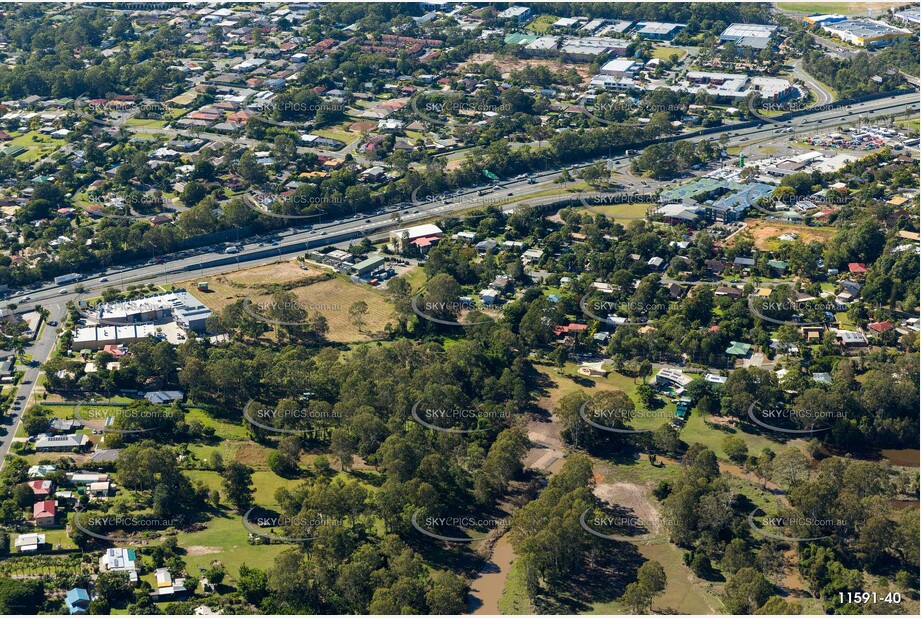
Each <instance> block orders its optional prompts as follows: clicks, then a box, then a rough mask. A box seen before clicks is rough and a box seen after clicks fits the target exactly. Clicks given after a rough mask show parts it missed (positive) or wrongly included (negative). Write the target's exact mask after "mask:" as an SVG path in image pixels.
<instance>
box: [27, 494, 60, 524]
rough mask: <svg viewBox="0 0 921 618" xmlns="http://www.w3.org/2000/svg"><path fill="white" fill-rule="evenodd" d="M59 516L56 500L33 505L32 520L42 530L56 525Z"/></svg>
mask: <svg viewBox="0 0 921 618" xmlns="http://www.w3.org/2000/svg"><path fill="white" fill-rule="evenodd" d="M57 514H58V503H57V502H55V501H54V500H42V501H41V502H36V503H35V504H33V505H32V519H33V520H34V521H35V525H36V526H38V527H40V528H47V527H49V526H53V525H54V524H55V518H56V517H57Z"/></svg>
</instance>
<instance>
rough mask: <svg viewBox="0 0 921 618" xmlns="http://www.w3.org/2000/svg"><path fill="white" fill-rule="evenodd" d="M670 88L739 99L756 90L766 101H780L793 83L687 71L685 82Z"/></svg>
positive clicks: (769, 78)
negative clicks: (702, 91)
mask: <svg viewBox="0 0 921 618" xmlns="http://www.w3.org/2000/svg"><path fill="white" fill-rule="evenodd" d="M672 89H676V90H683V91H686V92H698V91H700V90H701V89H703V90H705V91H706V92H707V93H708V94H710V95H712V96H714V97H716V98H718V99H720V98H722V99H732V100H735V101H740V100H742V99H744V98H745V97H747V96H748V95H749V94H750V93H752V92H757V93H758V94H759V95H760V96H761V98H762V99H764V100H767V101H772V102H776V101H782V100H783V99H785V98H787V97H788V96H790V95H791V94H792V93H793V91H794V88H793V85H792V84H790V82H789V81H787V80H786V79H780V78H776V77H749V76H748V75H744V74H739V73H710V72H705V71H688V73H687V76H686V83H685V84H680V85H677V86H672Z"/></svg>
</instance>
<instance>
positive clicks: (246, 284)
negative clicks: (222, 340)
mask: <svg viewBox="0 0 921 618" xmlns="http://www.w3.org/2000/svg"><path fill="white" fill-rule="evenodd" d="M322 272H323V271H320V270H316V269H308V270H301V269H300V267H299V266H297V265H296V264H294V263H293V262H288V263H280V264H273V265H271V268H268V267H259V268H254V269H251V270H243V271H240V272H238V273H235V274H234V275H230V276H228V277H216V278H213V279H210V280H208V287H209V290H208V291H201V290H199V289H198V288H197V282H198V280H195V281H187V282H185V286H186V288H187V289H188V290H190V292H191V293H192V294H193V295H194V296H195V297H196V298H198V299H199V300H200V301H201V302H203V303H204V304H205V305H207V306H208V307H209V308H210V309H211V310H212V311H215V312H219V311H221V310H222V309H223V308H224V307H226V306H227V305H230V304H232V303H234V302H235V301H237V300H243V299H245V298H249V299H250V301H252V303H253V304H254V305H258V304H259V303H261V302H267V301H270V300H271V294H270V293H269V292H268V290H267V289H266V288H265V286H268V285H272V284H284V283H288V284H290V283H292V282H295V281H297V280H298V279H305V278H308V277H316V276H318V275H320V274H322ZM234 283H236V284H237V285H233V284H234ZM291 292H293V293H294V295H295V296H296V297H297V298H298V300H299V301H300V303H301V305H302V306H303V307H304V308H306V309H308V311H309V312H310V313H311V315H313V314H315V313H320V314H322V315H323V316H324V317H325V318H326V320H327V324H328V325H329V333H328V334H327V338H328V339H329V340H330V341H334V342H337V343H349V342H360V341H368V340H373V339H375V338H377V335H376V333H380V332H382V331H383V329H384V326H385V325H386V324H387V323H388V322H389V321H390V320H391V318H392V317H393V306H392V305H391V304H390V303H389V302H388V301H387V299H386V297H385V296H384V294H383V293H382V292H379V291H377V290H376V289H374V288H371V287H370V286H367V285H363V284H357V283H352V282H351V281H349V280H347V279H345V278H344V277H335V278H332V279H328V280H325V281H318V282H316V283H311V284H309V285H304V286H302V287H296V288H293V289H292V290H291ZM358 301H364V302H365V303H367V305H368V313H367V314H366V315H365V318H364V324H362V327H361V329H360V330H359V328H358V326H356V325H355V324H354V323H353V322H352V319H351V318H350V317H349V307H351V306H352V304H353V303H355V302H358ZM254 312H257V313H258V312H259V310H258V309H254ZM267 336H271V334H270V333H267Z"/></svg>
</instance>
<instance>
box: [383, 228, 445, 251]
mask: <svg viewBox="0 0 921 618" xmlns="http://www.w3.org/2000/svg"><path fill="white" fill-rule="evenodd" d="M442 234H444V232H443V231H442V230H441V228H440V227H438V226H437V225H435V224H434V223H427V224H425V225H414V226H412V227H407V228H402V229H399V230H393V231H392V232H390V242H389V244H388V247H389V248H390V250H391V251H394V252H396V253H405V252H406V251H409V250H410V249H411V248H412V247H417V248H419V249H420V250H421V251H423V252H425V251H427V250H428V248H429V247H431V246H432V245H433V244H434V243H436V242H438V240H439V239H440V238H441V235H442Z"/></svg>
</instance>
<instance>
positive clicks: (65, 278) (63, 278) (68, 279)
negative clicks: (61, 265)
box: [54, 273, 83, 285]
mask: <svg viewBox="0 0 921 618" xmlns="http://www.w3.org/2000/svg"><path fill="white" fill-rule="evenodd" d="M80 279H83V275H81V274H80V273H70V274H69V275H60V276H57V277H55V278H54V284H55V285H64V284H65V283H73V282H74V281H80Z"/></svg>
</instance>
